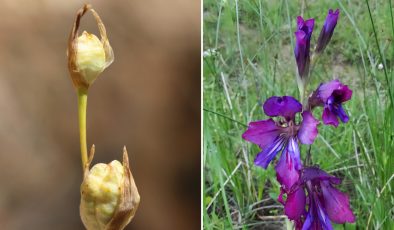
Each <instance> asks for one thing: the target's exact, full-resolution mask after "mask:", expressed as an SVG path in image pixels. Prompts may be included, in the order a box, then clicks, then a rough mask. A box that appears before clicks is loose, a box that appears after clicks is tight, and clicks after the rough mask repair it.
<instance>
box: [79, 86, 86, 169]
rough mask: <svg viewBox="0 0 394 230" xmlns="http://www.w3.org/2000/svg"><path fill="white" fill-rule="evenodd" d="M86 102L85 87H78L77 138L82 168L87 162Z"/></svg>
mask: <svg viewBox="0 0 394 230" xmlns="http://www.w3.org/2000/svg"><path fill="white" fill-rule="evenodd" d="M87 103H88V91H87V89H78V120H79V140H80V144H81V159H82V170H85V165H86V163H87V162H88V145H87V141H86V108H87Z"/></svg>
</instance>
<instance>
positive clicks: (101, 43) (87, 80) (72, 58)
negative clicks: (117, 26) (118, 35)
mask: <svg viewBox="0 0 394 230" xmlns="http://www.w3.org/2000/svg"><path fill="white" fill-rule="evenodd" d="M88 10H90V11H91V12H92V14H93V16H94V17H95V19H96V22H97V26H98V28H99V31H100V35H101V40H99V39H98V38H97V37H96V36H95V35H94V34H90V33H88V32H86V31H84V32H83V33H82V35H81V36H78V30H79V26H80V21H81V18H82V16H83V15H84V14H85V13H86V11H88ZM67 56H68V69H69V72H70V75H71V78H72V80H73V83H74V86H75V87H76V88H77V89H79V88H83V89H88V88H89V86H90V85H91V84H92V83H93V82H94V81H95V80H96V79H97V77H98V76H99V75H100V73H102V72H103V71H104V69H105V68H107V67H108V66H109V65H110V64H111V63H112V62H113V60H114V54H113V51H112V48H111V46H110V44H109V41H108V38H107V33H106V30H105V27H104V24H103V23H102V21H101V19H100V17H99V15H98V14H97V13H96V11H94V10H93V9H91V6H90V5H85V6H84V7H83V8H81V9H80V10H79V11H78V12H77V16H76V19H75V22H74V26H73V29H72V31H71V33H70V37H69V41H68V50H67Z"/></svg>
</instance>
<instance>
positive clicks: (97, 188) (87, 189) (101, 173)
mask: <svg viewBox="0 0 394 230" xmlns="http://www.w3.org/2000/svg"><path fill="white" fill-rule="evenodd" d="M87 11H90V12H91V13H92V14H93V16H94V17H95V19H96V22H97V26H98V28H99V31H100V35H101V39H100V40H99V39H98V38H97V37H96V36H95V35H94V34H90V33H88V32H86V31H84V32H83V33H82V35H81V36H78V30H79V26H80V21H81V18H82V16H83V15H84V14H85V13H86V12H87ZM67 56H68V69H69V72H70V76H71V79H72V82H73V84H74V86H75V88H76V91H77V97H78V121H79V134H80V145H81V160H82V169H83V175H84V177H83V182H82V185H81V204H80V215H81V219H82V222H83V224H84V225H85V227H86V228H87V229H88V230H122V229H124V228H125V226H126V225H127V224H128V223H130V221H131V220H132V218H133V217H134V215H135V212H136V211H137V208H138V205H139V202H140V196H139V193H138V189H137V186H136V185H135V182H134V178H133V176H132V174H131V171H130V168H129V159H128V155H127V151H126V147H124V149H123V163H122V164H121V163H120V162H119V161H117V160H114V161H112V162H111V163H109V164H103V163H99V164H96V165H94V166H93V167H92V168H91V169H90V164H91V162H92V160H93V157H94V145H93V146H92V149H91V151H90V155H89V156H88V151H87V135H86V110H87V99H88V90H89V87H90V86H91V85H92V84H93V82H94V81H95V80H96V79H97V77H98V76H99V75H100V74H101V73H102V72H103V71H104V69H106V68H107V67H108V66H109V65H110V64H111V63H112V62H113V60H114V54H113V51H112V48H111V46H110V44H109V41H108V38H107V34H106V30H105V27H104V24H103V23H102V21H101V19H100V17H99V15H98V14H97V13H96V12H95V11H94V10H93V9H91V6H90V5H84V7H82V8H81V9H80V10H79V11H78V12H77V16H76V19H75V22H74V26H73V28H72V31H71V33H70V37H69V42H68V49H67Z"/></svg>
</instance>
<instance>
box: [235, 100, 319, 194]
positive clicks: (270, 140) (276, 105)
mask: <svg viewBox="0 0 394 230" xmlns="http://www.w3.org/2000/svg"><path fill="white" fill-rule="evenodd" d="M263 109H264V112H265V114H266V115H268V116H271V117H281V118H282V119H281V120H280V121H274V120H273V119H272V118H270V119H268V120H261V121H254V122H250V123H249V126H248V129H247V130H246V131H245V132H244V133H243V134H242V138H243V139H245V140H247V141H249V142H252V143H254V144H257V145H258V146H259V147H260V148H261V152H260V153H259V154H258V155H257V156H256V159H255V161H254V163H255V164H256V165H258V166H261V167H263V168H265V169H266V168H267V167H268V165H269V163H270V162H271V161H272V160H273V159H274V157H275V156H276V155H277V153H278V152H279V151H281V150H282V155H281V157H280V160H279V162H278V164H277V165H276V167H275V169H276V171H277V178H278V181H279V182H280V183H281V184H282V185H283V187H284V188H285V189H290V188H291V186H292V185H293V184H294V183H295V182H297V181H298V179H299V170H300V169H301V168H302V164H301V159H300V151H299V148H298V141H300V142H301V143H303V144H312V143H313V141H314V139H315V138H316V136H317V132H318V131H317V124H318V123H319V121H317V120H316V119H315V118H314V117H313V116H312V114H311V113H310V112H308V111H305V112H303V113H302V117H303V121H302V122H301V124H296V121H295V115H296V114H297V113H299V112H301V110H302V105H301V103H299V102H298V101H297V100H296V99H295V98H293V97H291V96H283V97H276V96H274V97H270V98H269V99H268V100H267V101H266V102H265V103H264V105H263Z"/></svg>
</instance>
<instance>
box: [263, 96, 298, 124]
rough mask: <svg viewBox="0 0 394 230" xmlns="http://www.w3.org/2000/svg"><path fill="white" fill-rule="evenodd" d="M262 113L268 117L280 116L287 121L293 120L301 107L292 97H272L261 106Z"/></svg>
mask: <svg viewBox="0 0 394 230" xmlns="http://www.w3.org/2000/svg"><path fill="white" fill-rule="evenodd" d="M263 109H264V113H265V114H267V116H270V117H276V116H282V117H284V118H286V119H287V120H292V119H294V116H295V114H296V113H299V112H301V110H302V105H301V103H300V102H298V101H297V100H296V99H295V98H294V97H291V96H283V97H277V96H273V97H270V98H268V99H267V101H265V103H264V105H263Z"/></svg>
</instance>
